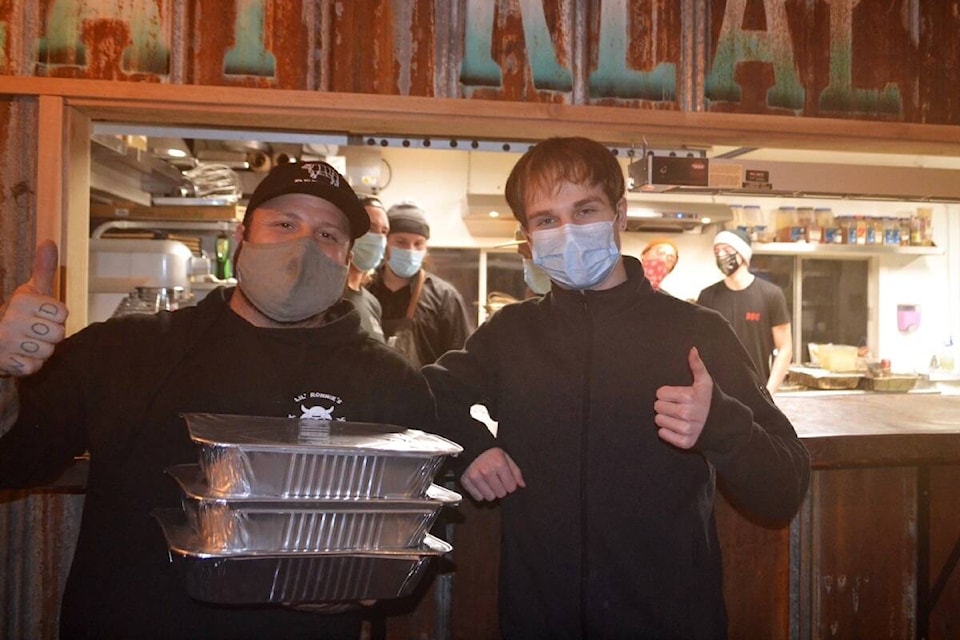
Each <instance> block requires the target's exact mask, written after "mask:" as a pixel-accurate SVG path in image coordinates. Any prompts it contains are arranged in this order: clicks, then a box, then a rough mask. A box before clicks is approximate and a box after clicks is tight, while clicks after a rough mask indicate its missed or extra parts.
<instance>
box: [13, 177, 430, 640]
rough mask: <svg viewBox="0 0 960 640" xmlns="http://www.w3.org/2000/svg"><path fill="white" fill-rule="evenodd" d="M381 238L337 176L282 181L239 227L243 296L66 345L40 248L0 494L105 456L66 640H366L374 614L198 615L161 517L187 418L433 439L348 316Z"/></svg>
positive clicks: (406, 374) (17, 349)
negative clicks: (200, 415) (320, 424)
mask: <svg viewBox="0 0 960 640" xmlns="http://www.w3.org/2000/svg"><path fill="white" fill-rule="evenodd" d="M369 226H370V218H369V217H368V215H367V212H366V211H364V209H363V206H362V205H361V204H360V202H359V200H358V199H357V198H356V196H355V195H354V192H353V190H352V189H351V188H350V187H349V185H348V184H347V181H346V179H344V178H343V177H342V176H341V175H340V174H339V173H337V171H336V170H335V169H334V168H333V167H331V166H330V165H327V164H325V163H322V162H312V163H304V164H283V165H280V166H278V167H276V168H275V169H273V171H271V172H270V173H269V174H268V175H267V176H266V177H265V178H264V179H263V181H262V182H261V183H260V185H259V186H258V187H257V188H256V190H255V191H254V193H253V194H252V196H251V198H250V202H249V204H248V206H247V210H246V214H245V216H244V219H243V222H242V224H240V225H238V228H237V234H236V240H237V243H238V244H239V248H238V249H237V253H236V255H235V259H236V262H235V264H236V273H237V279H238V285H237V287H236V288H230V289H224V288H220V289H216V290H214V291H213V292H211V293H210V294H209V295H208V296H207V297H206V298H205V299H204V300H203V301H201V302H200V303H199V304H198V305H197V306H195V307H189V308H185V309H181V310H179V311H175V312H165V311H161V312H160V313H158V314H156V315H139V316H126V317H122V318H117V319H112V320H109V321H107V322H103V323H96V324H93V325H91V326H89V327H86V328H85V329H83V330H82V331H79V332H78V333H76V334H75V335H73V336H71V337H69V338H67V339H66V340H63V336H64V325H63V323H64V320H65V318H66V316H67V309H66V307H65V306H64V305H63V304H61V303H60V302H59V301H58V300H57V299H56V298H55V297H53V295H52V294H53V279H54V274H55V272H56V269H57V248H56V245H54V244H53V243H52V242H48V243H41V244H40V246H39V247H38V249H37V254H36V259H35V265H34V272H33V277H32V278H31V279H30V281H29V282H27V283H26V284H24V285H21V286H20V287H19V288H17V289H16V291H14V292H13V294H12V296H10V298H9V299H8V300H7V302H6V304H5V305H4V306H3V307H2V310H0V417H2V420H3V423H2V425H0V433H6V435H4V437H3V438H2V439H0V487H4V488H25V487H30V486H35V485H37V484H40V483H44V482H47V481H49V480H51V479H52V478H54V477H56V476H57V474H58V473H59V472H60V471H62V470H63V468H64V467H66V466H67V465H68V464H69V463H70V462H71V461H72V460H73V458H74V456H78V455H81V454H83V453H84V452H89V454H90V473H89V479H88V483H87V494H86V499H85V504H84V509H83V522H82V525H81V528H80V535H79V540H78V542H77V547H76V553H75V555H74V558H73V564H72V567H71V570H70V576H69V579H68V581H67V586H66V592H65V594H64V597H63V601H62V605H61V612H60V637H61V638H64V639H66V638H118V637H122V638H165V639H170V638H258V639H262V638H278V639H279V638H283V639H288V638H357V637H359V636H360V631H361V619H360V617H361V615H362V612H361V610H360V608H359V607H358V606H353V607H349V608H348V610H346V611H343V609H344V607H343V606H342V605H329V606H326V605H320V606H319V607H318V608H319V609H325V610H326V611H327V615H318V614H317V613H313V612H307V611H303V610H297V609H296V608H294V607H286V606H257V607H243V606H237V607H224V606H215V605H207V604H204V603H202V602H199V601H196V600H193V599H192V598H190V597H189V596H188V594H187V591H186V589H185V586H184V584H183V583H182V581H181V576H180V575H178V573H177V572H176V570H177V566H176V565H175V564H171V563H170V557H169V552H168V550H167V544H166V541H165V540H164V537H163V535H162V533H161V529H160V527H159V526H158V525H157V523H156V522H154V520H153V519H152V518H151V517H150V512H151V510H153V509H154V508H158V507H159V508H180V500H181V498H180V491H179V489H178V488H177V486H176V483H174V482H173V481H172V480H171V479H170V478H168V477H165V474H164V469H165V468H167V467H169V466H171V465H176V464H183V463H191V462H196V456H197V452H196V449H195V445H194V444H193V442H192V441H191V440H190V437H189V434H188V431H187V428H186V425H185V424H184V422H183V420H182V418H181V414H183V413H186V412H191V413H192V412H211V413H224V414H245V415H258V416H272V417H295V418H301V417H305V416H309V415H313V414H314V412H313V411H312V409H315V408H317V407H319V408H322V409H323V411H324V412H325V413H327V414H329V415H330V416H331V418H332V419H334V420H349V421H359V422H377V423H389V424H396V425H401V426H410V427H416V428H420V429H425V430H428V431H429V430H431V429H432V425H433V420H434V418H435V415H434V405H433V399H432V396H431V394H430V390H429V388H428V387H427V385H426V382H425V380H424V379H423V377H422V375H421V374H420V373H419V372H418V371H417V370H415V369H414V368H413V367H411V366H410V364H409V363H408V362H407V361H406V360H405V359H404V358H402V357H401V356H400V355H399V354H397V353H396V352H395V351H393V350H392V349H389V348H388V347H386V346H385V345H383V344H381V343H379V342H377V341H376V340H374V339H373V338H371V337H370V336H369V335H367V333H366V332H364V331H363V330H362V329H361V328H360V316H359V314H358V313H357V311H356V310H355V309H354V308H353V307H352V306H351V305H350V303H348V302H346V301H343V300H341V296H342V294H343V288H344V284H345V281H346V278H347V264H348V262H349V256H350V249H351V246H352V245H353V242H354V241H355V240H356V239H357V238H359V237H361V236H362V235H363V234H364V233H366V231H367V229H368V228H369ZM8 429H9V431H8ZM313 611H316V608H314V609H313Z"/></svg>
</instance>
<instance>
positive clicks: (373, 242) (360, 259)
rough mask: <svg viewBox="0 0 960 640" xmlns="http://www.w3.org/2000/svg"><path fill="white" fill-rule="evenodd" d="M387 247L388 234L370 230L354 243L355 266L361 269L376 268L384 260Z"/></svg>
mask: <svg viewBox="0 0 960 640" xmlns="http://www.w3.org/2000/svg"><path fill="white" fill-rule="evenodd" d="M386 248H387V236H385V235H383V234H382V233H373V232H372V231H368V232H366V233H365V234H363V235H362V236H360V237H359V238H357V239H356V241H355V242H354V243H353V266H355V267H356V268H357V269H359V270H360V271H370V269H376V268H377V266H378V265H379V264H380V261H381V260H383V252H384V250H385V249H386Z"/></svg>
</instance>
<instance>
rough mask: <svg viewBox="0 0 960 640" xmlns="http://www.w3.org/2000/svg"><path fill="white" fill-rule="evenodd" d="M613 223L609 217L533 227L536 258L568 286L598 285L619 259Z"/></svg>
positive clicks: (535, 262)
mask: <svg viewBox="0 0 960 640" xmlns="http://www.w3.org/2000/svg"><path fill="white" fill-rule="evenodd" d="M613 225H614V221H613V220H610V221H606V222H592V223H590V224H565V225H563V226H560V227H554V228H552V229H544V230H542V231H534V232H533V234H532V239H533V243H532V244H533V262H534V264H536V265H537V266H538V267H540V268H541V269H543V270H544V271H546V272H547V274H548V275H549V276H550V279H551V280H553V281H555V282H558V283H560V284H562V285H563V286H564V287H566V288H568V289H590V288H591V287H595V286H596V285H598V284H600V283H601V282H603V281H604V280H606V278H607V276H609V275H610V272H611V271H613V268H614V267H615V266H617V261H618V260H619V259H620V249H619V248H618V247H617V242H616V238H615V234H614V226H613Z"/></svg>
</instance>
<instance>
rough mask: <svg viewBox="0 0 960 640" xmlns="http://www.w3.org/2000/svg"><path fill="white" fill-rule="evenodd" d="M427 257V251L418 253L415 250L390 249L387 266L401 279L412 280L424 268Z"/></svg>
mask: <svg viewBox="0 0 960 640" xmlns="http://www.w3.org/2000/svg"><path fill="white" fill-rule="evenodd" d="M426 255H427V252H426V250H421V251H417V250H415V249H398V248H397V247H390V257H389V258H387V264H388V265H390V270H391V271H393V272H394V273H395V274H397V275H398V276H400V277H401V278H411V277H413V276H414V275H415V274H416V273H417V271H420V268H421V267H422V266H423V258H424V256H426Z"/></svg>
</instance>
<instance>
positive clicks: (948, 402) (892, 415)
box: [774, 391, 960, 468]
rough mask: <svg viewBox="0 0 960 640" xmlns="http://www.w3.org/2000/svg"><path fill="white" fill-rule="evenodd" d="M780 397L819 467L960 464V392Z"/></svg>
mask: <svg viewBox="0 0 960 640" xmlns="http://www.w3.org/2000/svg"><path fill="white" fill-rule="evenodd" d="M774 399H775V402H776V403H777V406H779V407H780V409H781V410H782V411H783V412H784V413H785V414H786V415H787V417H789V418H790V421H791V422H793V426H794V428H795V429H796V430H797V434H798V435H799V436H800V437H801V438H802V439H803V440H804V443H805V444H806V445H807V448H808V449H809V450H810V453H811V456H812V457H813V466H814V468H829V467H838V466H884V465H903V464H960V396H957V395H944V394H939V393H923V392H912V393H875V392H864V391H860V392H857V391H848V392H831V391H824V392H817V391H812V392H796V393H793V394H789V395H787V394H784V395H780V394H778V395H776V396H775V397H774Z"/></svg>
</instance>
